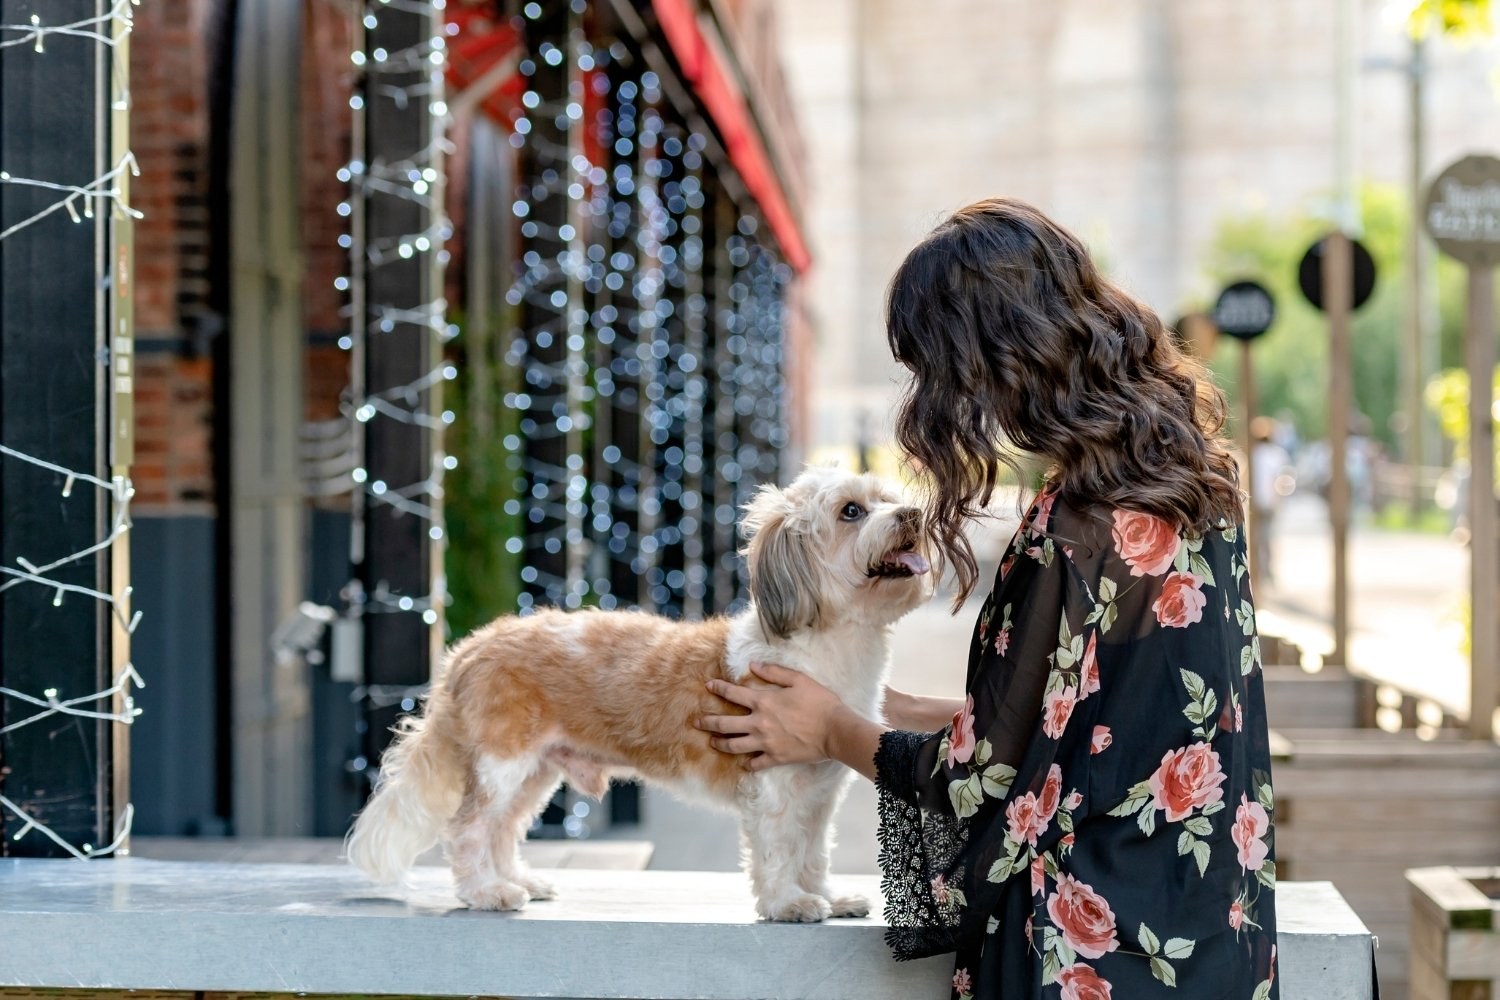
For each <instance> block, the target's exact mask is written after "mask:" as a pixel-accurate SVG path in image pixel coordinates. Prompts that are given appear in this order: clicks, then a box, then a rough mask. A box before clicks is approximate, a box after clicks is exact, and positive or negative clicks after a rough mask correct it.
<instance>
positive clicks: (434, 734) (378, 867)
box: [344, 699, 464, 883]
mask: <svg viewBox="0 0 1500 1000" xmlns="http://www.w3.org/2000/svg"><path fill="white" fill-rule="evenodd" d="M443 704H444V702H443V700H442V699H434V700H432V701H429V702H428V704H427V709H426V711H424V713H423V715H422V717H421V718H417V717H415V716H407V717H405V718H403V719H402V720H401V721H400V722H399V723H398V724H397V726H396V740H395V742H394V743H392V744H391V745H390V746H389V747H388V748H387V749H386V751H385V755H384V757H382V758H381V762H380V777H379V778H378V779H377V780H376V782H375V791H374V792H373V793H372V794H371V796H370V801H369V802H368V803H367V804H366V805H365V808H364V810H363V811H362V812H361V813H360V814H359V817H358V818H357V819H356V820H355V821H354V827H353V829H351V830H350V831H349V836H348V837H347V838H345V841H344V850H345V853H346V854H347V856H348V858H349V860H350V861H351V862H353V864H354V865H355V867H357V868H358V869H359V870H360V871H362V872H364V873H365V874H366V875H368V876H369V877H370V878H371V879H373V880H374V881H376V882H381V883H390V882H396V881H398V880H399V879H400V878H401V877H402V876H403V875H405V874H406V872H407V871H408V870H410V868H411V866H412V865H413V864H414V863H415V862H416V860H417V856H418V855H419V854H421V853H422V852H423V851H425V850H427V849H428V848H429V847H431V846H432V845H434V844H436V843H437V841H438V838H439V836H441V834H442V832H443V826H444V825H445V824H446V823H447V822H448V820H449V819H450V818H451V817H452V816H453V814H454V813H456V812H458V807H459V804H460V803H461V802H462V801H463V791H464V769H463V763H462V760H461V759H460V756H459V752H458V748H457V747H456V746H455V745H454V743H453V741H452V740H451V739H449V738H448V737H447V736H446V735H444V734H445V732H446V730H447V727H446V726H445V725H444V724H443V722H442V720H441V719H436V715H441V714H442V707H443ZM435 710H436V715H435V714H434V713H435ZM435 719H436V724H434V721H435Z"/></svg>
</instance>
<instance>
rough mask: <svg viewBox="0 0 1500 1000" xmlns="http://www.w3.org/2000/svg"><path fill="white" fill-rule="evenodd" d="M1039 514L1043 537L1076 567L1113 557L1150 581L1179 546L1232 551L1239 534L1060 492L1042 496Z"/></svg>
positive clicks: (1227, 528) (1231, 527)
mask: <svg viewBox="0 0 1500 1000" xmlns="http://www.w3.org/2000/svg"><path fill="white" fill-rule="evenodd" d="M1038 509H1039V513H1040V514H1044V515H1045V521H1044V522H1042V523H1045V529H1044V530H1045V531H1046V533H1047V535H1049V536H1050V537H1052V538H1053V539H1054V540H1055V542H1056V544H1058V545H1060V546H1063V548H1064V550H1065V551H1067V552H1068V554H1069V555H1070V557H1072V558H1073V560H1074V561H1075V562H1082V561H1089V560H1091V559H1098V558H1104V557H1106V556H1108V555H1111V554H1113V555H1114V556H1116V557H1118V558H1119V559H1122V560H1124V561H1125V562H1127V563H1129V564H1130V565H1131V566H1132V568H1138V569H1140V570H1141V571H1142V572H1143V573H1144V574H1149V575H1155V574H1156V573H1159V572H1163V571H1164V570H1165V569H1166V567H1167V566H1169V565H1170V564H1171V562H1172V560H1173V557H1174V556H1175V555H1176V553H1177V551H1178V549H1179V548H1180V547H1181V546H1182V544H1183V542H1184V541H1199V542H1201V544H1202V546H1203V547H1208V546H1214V547H1217V546H1219V545H1232V544H1233V541H1234V538H1235V534H1236V532H1237V530H1238V529H1237V528H1236V527H1235V526H1234V525H1231V524H1229V523H1228V522H1225V523H1224V524H1220V525H1214V526H1211V527H1209V528H1206V529H1204V528H1184V527H1182V526H1181V525H1179V524H1177V523H1175V522H1174V521H1172V520H1169V519H1167V518H1165V517H1162V516H1160V515H1158V514H1154V513H1151V512H1150V511H1144V510H1133V509H1131V508H1128V507H1121V506H1117V505H1115V504H1110V503H1105V502H1102V501H1098V500H1090V499H1088V498H1080V497H1075V496H1069V495H1067V494H1064V493H1060V492H1058V493H1053V494H1052V495H1050V496H1048V495H1047V494H1043V496H1042V497H1041V498H1039V500H1038ZM1196 547H1198V546H1195V548H1196Z"/></svg>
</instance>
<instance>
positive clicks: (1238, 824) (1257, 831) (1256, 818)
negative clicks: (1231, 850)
mask: <svg viewBox="0 0 1500 1000" xmlns="http://www.w3.org/2000/svg"><path fill="white" fill-rule="evenodd" d="M1270 829H1271V819H1270V817H1269V816H1267V815H1266V810H1265V809H1264V808H1263V807H1262V806H1261V804H1260V803H1259V802H1251V801H1250V800H1249V799H1248V798H1246V797H1245V796H1244V795H1241V796H1240V807H1239V808H1238V809H1236V810H1235V813H1234V826H1232V827H1230V829H1229V839H1230V840H1233V841H1234V846H1235V847H1236V848H1238V849H1239V859H1240V870H1241V871H1244V872H1258V871H1260V870H1261V869H1262V868H1264V867H1265V865H1266V855H1267V854H1269V853H1270V850H1271V849H1270V848H1269V847H1267V846H1266V842H1265V841H1264V840H1262V839H1261V838H1262V837H1264V836H1265V835H1266V833H1267V831H1269V830H1270Z"/></svg>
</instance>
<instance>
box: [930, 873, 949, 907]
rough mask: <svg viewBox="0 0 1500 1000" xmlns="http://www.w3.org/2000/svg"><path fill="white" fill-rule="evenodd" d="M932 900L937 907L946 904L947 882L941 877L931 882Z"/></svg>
mask: <svg viewBox="0 0 1500 1000" xmlns="http://www.w3.org/2000/svg"><path fill="white" fill-rule="evenodd" d="M932 898H933V901H934V902H936V903H937V904H938V905H939V906H943V905H945V904H946V903H947V902H948V880H947V878H945V877H944V876H942V875H939V876H938V877H937V878H935V879H933V880H932Z"/></svg>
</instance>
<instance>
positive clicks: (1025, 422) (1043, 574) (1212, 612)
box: [700, 199, 1277, 1000]
mask: <svg viewBox="0 0 1500 1000" xmlns="http://www.w3.org/2000/svg"><path fill="white" fill-rule="evenodd" d="M887 325H888V335H889V339H890V346H891V350H892V352H893V353H894V354H895V356H896V359H897V360H898V361H900V362H901V363H902V364H904V365H906V366H907V367H908V368H909V369H911V371H912V374H913V379H912V382H911V386H910V389H909V392H908V394H907V396H906V398H905V400H904V403H903V405H902V408H901V411H900V415H899V418H898V421H897V427H896V438H897V441H898V442H899V444H900V446H901V447H902V449H903V450H904V451H905V452H906V453H907V455H908V456H909V457H910V458H911V459H913V460H915V462H917V463H920V466H919V467H920V468H922V469H923V470H924V471H925V476H926V481H927V482H928V484H929V485H930V487H931V495H930V498H929V499H928V502H927V509H926V519H927V520H926V524H927V529H928V532H929V535H930V537H931V538H932V540H933V544H934V546H935V547H936V548H937V550H938V554H939V555H940V556H941V557H942V558H943V559H944V560H945V561H946V562H947V564H948V565H950V566H951V567H952V568H953V571H954V575H955V577H956V580H957V584H958V598H957V600H956V601H955V605H954V606H955V609H956V608H957V607H958V606H959V605H960V604H962V602H963V600H964V598H966V597H967V596H968V595H969V593H970V591H971V590H972V589H973V587H974V585H975V578H976V576H977V573H978V567H977V564H976V562H975V558H974V555H973V552H972V550H971V549H970V547H969V544H968V542H967V541H966V540H965V536H964V532H963V528H964V524H965V522H966V521H967V520H968V519H969V518H971V517H974V516H976V515H978V514H979V513H980V512H981V511H982V510H983V508H984V507H985V505H986V504H987V503H988V502H989V501H990V499H991V495H992V493H993V491H994V489H995V486H996V483H997V481H998V475H999V470H1000V467H1001V466H1002V465H1006V466H1010V467H1011V468H1012V469H1014V468H1015V466H1014V458H1013V457H1012V456H1013V455H1014V454H1015V452H1012V451H1009V450H1008V449H1012V448H1013V449H1017V450H1018V451H1021V452H1029V453H1031V454H1034V455H1037V456H1040V457H1042V458H1044V459H1046V460H1048V461H1049V462H1050V463H1051V471H1050V472H1049V473H1048V476H1047V482H1046V485H1045V487H1044V488H1043V490H1042V492H1041V494H1040V496H1039V497H1038V499H1037V501H1036V503H1035V504H1034V505H1033V506H1032V508H1031V509H1030V511H1029V512H1028V513H1027V515H1026V517H1025V519H1024V521H1023V523H1022V525H1021V528H1020V530H1019V531H1018V532H1017V534H1016V536H1015V540H1014V542H1013V543H1012V544H1011V546H1010V548H1009V550H1008V551H1007V554H1006V555H1005V557H1004V560H1003V562H1002V564H1001V566H1000V569H999V573H998V575H997V578H996V580H995V583H994V588H993V590H992V591H991V593H990V595H989V597H988V599H987V600H986V601H985V602H984V605H983V607H982V608H981V610H980V613H979V621H978V624H977V626H976V627H975V630H974V638H973V642H972V644H971V646H970V653H969V675H968V685H967V694H966V697H965V698H964V700H963V701H962V702H961V703H960V702H947V701H944V700H942V699H930V698H917V697H914V696H910V695H904V694H901V693H899V692H895V691H891V692H889V696H888V699H887V703H886V714H887V716H888V719H889V722H890V724H891V725H892V726H894V727H896V728H894V729H889V728H887V727H886V726H883V725H880V724H878V723H875V722H871V721H870V720H868V719H863V718H860V717H859V716H857V715H855V714H854V713H853V712H852V711H850V710H849V709H847V708H846V707H845V706H844V705H843V704H842V703H841V702H839V701H838V699H837V698H835V697H834V696H833V695H831V694H830V693H829V692H828V691H826V690H825V689H823V688H821V687H819V686H818V685H817V684H816V683H815V682H813V681H811V680H809V679H808V678H806V677H805V676H803V675H802V674H799V673H796V672H793V671H790V670H785V669H781V668H777V667H775V666H774V665H765V666H762V667H759V668H757V673H758V674H759V675H760V676H761V677H762V678H763V679H765V680H768V681H770V682H771V683H772V684H773V685H775V686H772V687H768V688H755V689H751V688H748V687H743V686H736V685H730V684H725V683H718V684H716V685H715V686H714V691H715V693H717V694H719V695H721V696H722V697H724V698H726V699H728V700H730V701H733V702H735V703H737V704H739V705H742V706H744V707H745V708H748V709H749V710H750V714H749V715H744V716H711V717H708V718H705V719H703V720H702V721H701V723H700V724H701V725H702V727H703V728H704V729H707V730H709V731H711V732H714V733H717V734H720V735H718V736H717V737H716V741H715V742H716V746H718V748H719V749H721V750H723V751H725V752H729V753H737V754H748V755H750V756H749V757H748V758H747V764H746V766H748V767H750V768H762V767H774V766H776V765H778V764H785V763H791V762H794V761H811V760H819V759H825V758H831V759H834V760H839V761H842V762H843V763H845V764H847V765H848V766H849V767H851V768H853V769H855V770H856V771H859V772H860V773H861V774H863V775H865V776H866V777H868V778H871V779H873V780H874V781H875V783H876V786H877V788H878V790H879V800H880V831H879V835H880V844H881V855H880V864H881V868H882V870H883V873H884V880H883V888H884V891H885V895H886V906H887V909H886V918H887V920H888V922H889V923H890V926H891V930H890V932H889V940H890V943H891V945H892V947H893V948H894V949H895V952H896V955H897V957H898V958H914V957H919V956H924V955H931V954H935V953H939V952H943V951H953V950H956V951H957V953H958V958H957V968H956V972H955V975H954V977H953V992H954V994H955V995H956V996H958V997H960V998H962V1000H968V998H971V997H984V998H999V997H1004V998H1010V997H1047V998H1055V997H1062V998H1063V1000H1098V998H1103V997H1110V996H1111V995H1113V996H1114V997H1115V998H1117V1000H1118V998H1122V997H1129V998H1136V997H1143V996H1177V997H1190V998H1193V1000H1208V998H1217V997H1235V998H1245V1000H1252V998H1254V1000H1267V998H1270V997H1274V996H1276V994H1277V990H1276V981H1275V980H1276V971H1275V970H1276V947H1275V942H1276V921H1275V909H1274V903H1273V899H1274V895H1273V894H1274V889H1275V864H1274V861H1273V854H1272V823H1271V817H1272V798H1271V784H1270V756H1269V752H1268V747H1267V739H1266V724H1265V718H1264V696H1263V693H1262V686H1261V675H1260V648H1259V647H1260V644H1259V640H1258V638H1257V637H1256V632H1255V611H1254V608H1253V606H1252V603H1251V599H1250V586H1249V579H1248V573H1247V571H1246V557H1245V544H1244V533H1243V530H1242V528H1241V523H1242V521H1243V512H1242V507H1241V496H1240V493H1239V488H1238V484H1237V472H1236V470H1235V465H1234V462H1233V459H1232V458H1231V456H1230V454H1229V452H1228V451H1227V450H1226V448H1225V446H1224V445H1223V443H1222V442H1221V441H1220V439H1219V438H1218V432H1219V430H1220V428H1221V426H1222V423H1223V416H1224V404H1223V398H1222V396H1221V395H1220V393H1219V391H1218V390H1217V389H1216V388H1215V387H1214V386H1213V384H1212V383H1211V382H1210V381H1209V380H1208V379H1207V377H1206V375H1205V373H1204V372H1203V370H1202V368H1201V367H1200V366H1199V365H1197V364H1196V363H1194V362H1192V361H1190V360H1189V359H1187V358H1185V357H1184V356H1183V355H1182V354H1181V353H1180V352H1179V351H1178V349H1177V347H1176V346H1175V345H1174V343H1173V339H1172V336H1171V334H1170V332H1169V331H1167V330H1166V329H1164V328H1163V326H1162V324H1161V321H1160V320H1159V319H1158V318H1157V317H1156V316H1155V314H1153V313H1152V312H1151V311H1150V310H1149V309H1148V308H1146V307H1145V306H1143V305H1141V304H1140V303H1138V302H1136V301H1135V300H1134V299H1132V298H1131V297H1130V296H1129V295H1127V294H1126V293H1124V292H1123V291H1121V290H1120V289H1119V288H1117V287H1115V286H1114V285H1112V284H1110V283H1109V282H1108V281H1106V280H1105V279H1104V278H1103V277H1102V276H1101V275H1100V274H1099V272H1098V271H1097V270H1096V269H1095V267H1094V264H1093V262H1092V261H1091V260H1090V259H1089V256H1088V253H1087V252H1086V251H1085V249H1084V247H1083V245H1082V244H1081V243H1080V242H1079V241H1078V240H1077V239H1076V238H1075V237H1073V236H1072V235H1071V234H1069V233H1067V232H1065V231H1064V230H1063V229H1061V228H1060V227H1059V226H1057V225H1056V224H1055V223H1053V222H1051V221H1050V220H1049V219H1047V218H1046V217H1045V216H1043V215H1042V214H1041V213H1040V212H1038V211H1037V210H1036V209H1034V208H1031V207H1029V206H1027V205H1024V204H1022V203H1020V202H1016V201H1011V200H1006V199H996V200H991V201H985V202H981V203H979V204H976V205H972V206H970V207H969V208H966V209H964V210H962V211H960V212H958V213H957V214H956V215H954V216H953V217H952V218H950V219H948V220H947V221H946V222H944V223H943V224H942V225H941V226H939V227H938V228H937V229H936V230H935V231H934V232H933V233H932V234H931V235H930V236H928V237H927V238H926V239H925V240H924V241H923V242H922V243H921V244H920V245H919V246H917V248H916V249H914V250H913V251H912V252H911V254H910V255H909V256H908V257H907V258H906V260H905V262H904V263H903V264H902V265H901V268H900V270H899V271H898V272H897V274H896V276H895V279H894V280H893V282H892V284H891V289H890V301H889V307H888V310H887ZM950 716H951V722H950V721H949V719H950ZM934 729H936V730H938V731H936V732H930V730H934Z"/></svg>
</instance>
